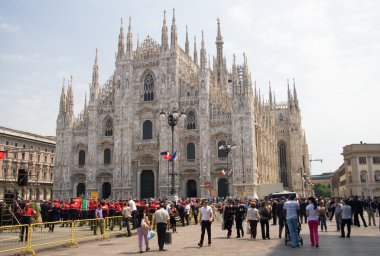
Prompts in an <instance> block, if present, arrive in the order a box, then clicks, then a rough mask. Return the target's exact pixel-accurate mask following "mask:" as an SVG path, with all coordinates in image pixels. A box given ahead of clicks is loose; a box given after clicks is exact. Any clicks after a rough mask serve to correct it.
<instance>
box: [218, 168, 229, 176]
mask: <svg viewBox="0 0 380 256" xmlns="http://www.w3.org/2000/svg"><path fill="white" fill-rule="evenodd" d="M219 174H220V176H224V177H225V176H230V175H232V169H230V170H228V171H227V169H223V170H221V171H220V172H219Z"/></svg>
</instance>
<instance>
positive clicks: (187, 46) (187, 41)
mask: <svg viewBox="0 0 380 256" xmlns="http://www.w3.org/2000/svg"><path fill="white" fill-rule="evenodd" d="M185 52H186V54H187V55H188V56H189V55H190V48H189V34H188V31H187V26H186V41H185Z"/></svg>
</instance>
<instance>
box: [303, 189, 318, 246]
mask: <svg viewBox="0 0 380 256" xmlns="http://www.w3.org/2000/svg"><path fill="white" fill-rule="evenodd" d="M308 200H309V205H308V206H306V217H307V221H308V224H309V231H310V242H311V246H314V245H315V247H319V237H318V205H317V200H316V199H315V198H314V197H312V196H311V197H309V198H308Z"/></svg>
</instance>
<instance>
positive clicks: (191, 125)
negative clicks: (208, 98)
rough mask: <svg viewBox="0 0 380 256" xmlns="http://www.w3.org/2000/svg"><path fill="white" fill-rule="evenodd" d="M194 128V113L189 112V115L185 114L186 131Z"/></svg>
mask: <svg viewBox="0 0 380 256" xmlns="http://www.w3.org/2000/svg"><path fill="white" fill-rule="evenodd" d="M195 128H196V126H195V115H194V112H193V111H189V113H188V114H187V129H188V130H191V129H195Z"/></svg>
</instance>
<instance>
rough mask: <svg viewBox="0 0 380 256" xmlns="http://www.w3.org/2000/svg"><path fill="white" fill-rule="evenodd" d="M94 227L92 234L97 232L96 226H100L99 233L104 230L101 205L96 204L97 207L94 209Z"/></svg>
mask: <svg viewBox="0 0 380 256" xmlns="http://www.w3.org/2000/svg"><path fill="white" fill-rule="evenodd" d="M95 218H96V221H95V228H94V235H96V234H97V232H98V227H99V228H100V233H101V234H102V235H103V233H104V230H103V210H102V205H101V204H98V208H97V209H96V210H95Z"/></svg>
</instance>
